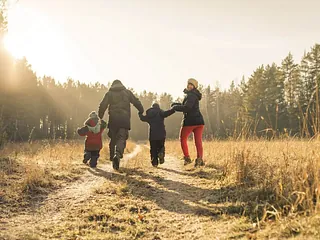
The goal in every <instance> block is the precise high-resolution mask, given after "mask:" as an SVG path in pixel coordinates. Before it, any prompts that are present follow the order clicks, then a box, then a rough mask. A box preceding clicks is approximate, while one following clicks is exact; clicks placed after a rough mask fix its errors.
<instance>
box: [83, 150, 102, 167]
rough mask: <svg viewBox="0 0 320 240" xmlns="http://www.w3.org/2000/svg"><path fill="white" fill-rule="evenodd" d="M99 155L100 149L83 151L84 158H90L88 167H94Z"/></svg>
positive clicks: (87, 159)
mask: <svg viewBox="0 0 320 240" xmlns="http://www.w3.org/2000/svg"><path fill="white" fill-rule="evenodd" d="M99 157H100V151H86V150H85V151H84V160H86V161H89V160H90V167H96V166H97V163H98V159H99Z"/></svg>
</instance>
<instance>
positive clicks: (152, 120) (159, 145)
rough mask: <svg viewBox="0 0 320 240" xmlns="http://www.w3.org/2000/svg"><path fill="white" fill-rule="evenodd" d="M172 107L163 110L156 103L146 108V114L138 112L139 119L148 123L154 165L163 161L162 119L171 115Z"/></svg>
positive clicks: (163, 137) (163, 129)
mask: <svg viewBox="0 0 320 240" xmlns="http://www.w3.org/2000/svg"><path fill="white" fill-rule="evenodd" d="M174 112H175V111H174V110H173V109H171V110H168V111H163V110H162V109H161V108H160V105H159V104H158V103H154V104H153V105H152V107H151V108H150V109H148V110H147V112H146V115H145V116H144V115H142V114H139V117H140V120H141V121H143V122H147V123H148V124H149V141H150V156H151V163H152V165H153V166H154V167H156V166H158V164H159V161H160V164H163V163H164V157H165V140H166V128H165V125H164V119H165V118H167V117H169V116H170V115H172V114H173V113H174Z"/></svg>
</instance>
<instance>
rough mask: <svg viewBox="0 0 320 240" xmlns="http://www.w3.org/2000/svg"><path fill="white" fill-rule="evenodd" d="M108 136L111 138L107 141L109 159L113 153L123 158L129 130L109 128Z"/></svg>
mask: <svg viewBox="0 0 320 240" xmlns="http://www.w3.org/2000/svg"><path fill="white" fill-rule="evenodd" d="M108 136H109V137H110V139H111V140H110V143H109V150H110V159H113V157H114V156H115V155H117V156H118V157H119V158H123V153H124V149H125V148H126V145H127V140H128V137H129V130H128V129H125V128H119V129H109V133H108Z"/></svg>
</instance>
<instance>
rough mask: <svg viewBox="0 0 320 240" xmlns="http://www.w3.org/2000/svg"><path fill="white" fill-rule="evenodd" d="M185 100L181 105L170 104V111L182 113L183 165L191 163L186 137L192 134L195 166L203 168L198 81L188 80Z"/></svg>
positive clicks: (201, 117) (201, 123)
mask: <svg viewBox="0 0 320 240" xmlns="http://www.w3.org/2000/svg"><path fill="white" fill-rule="evenodd" d="M184 93H185V98H184V100H183V102H182V103H174V104H172V109H173V110H175V111H177V112H183V116H184V117H183V121H182V128H181V131H180V141H181V148H182V151H183V154H184V160H185V165H187V164H189V163H191V162H192V160H191V159H190V155H189V149H188V143H187V141H188V137H189V135H190V134H191V133H192V132H193V134H194V139H195V144H196V148H197V159H196V162H195V166H196V167H198V166H203V165H204V161H203V147H202V134H203V129H204V120H203V116H202V114H201V112H200V106H199V104H200V103H199V102H200V100H201V98H202V94H201V93H200V92H199V90H198V81H197V80H195V79H193V78H190V79H189V80H188V85H187V88H186V89H185V90H184Z"/></svg>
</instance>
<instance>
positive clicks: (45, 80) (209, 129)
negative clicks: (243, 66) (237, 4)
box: [0, 8, 320, 145]
mask: <svg viewBox="0 0 320 240" xmlns="http://www.w3.org/2000/svg"><path fill="white" fill-rule="evenodd" d="M0 9H1V8H0ZM3 16H4V14H3V11H2V10H0V145H1V144H2V143H3V141H4V140H9V141H28V140H34V139H73V138H75V137H77V136H76V135H75V129H76V128H77V127H78V126H80V125H82V124H83V122H84V120H85V119H86V117H87V115H88V113H89V112H90V111H92V110H95V109H97V107H98V105H99V102H100V101H101V99H102V98H103V96H104V94H105V92H106V91H107V90H108V88H109V85H103V84H100V83H96V84H84V83H80V82H79V81H74V80H72V79H68V80H67V81H66V82H65V83H63V84H62V83H58V82H56V81H55V80H54V79H53V78H52V77H49V76H44V77H40V78H39V77H37V75H36V74H35V72H34V71H33V70H32V68H31V66H30V65H29V64H28V62H27V60H26V59H20V60H15V59H13V58H12V56H10V54H9V53H8V52H7V51H6V50H5V49H4V47H3V43H2V39H3V36H4V34H5V32H6V30H7V29H6V26H7V23H6V21H5V18H4V17H3ZM110 80H111V79H110ZM199 80H200V82H201V79H199ZM319 83H320V45H319V44H315V45H314V46H313V47H312V48H311V49H310V51H308V52H306V53H305V54H304V56H303V58H302V60H301V62H300V63H295V62H294V60H293V56H292V54H290V53H289V55H288V56H287V57H286V58H285V59H284V60H283V61H282V62H281V64H280V65H277V64H275V63H272V64H270V65H266V66H263V65H262V66H259V67H258V68H257V69H256V70H255V71H254V72H253V74H252V75H251V77H249V78H248V79H245V78H243V79H242V81H241V84H240V85H238V86H236V85H235V84H234V83H232V84H231V86H230V88H229V89H228V90H221V89H219V88H218V87H216V88H214V89H211V87H210V86H208V87H202V88H201V91H202V93H203V96H204V97H203V100H202V101H201V109H202V113H203V115H204V118H205V120H206V128H205V136H206V138H213V137H216V138H230V137H232V138H235V139H238V138H249V137H253V136H254V137H268V138H273V137H279V136H283V135H287V136H298V137H312V136H315V135H316V134H317V133H318V132H319V130H320V116H319V114H320V106H319ZM181 90H183V89H181ZM137 95H138V97H139V98H140V100H141V102H142V103H143V105H144V107H145V108H148V107H149V106H151V104H152V103H153V102H154V101H158V102H159V103H160V105H161V107H162V108H163V109H168V108H170V104H171V103H172V102H173V100H174V99H173V98H172V96H171V95H169V94H166V93H164V94H161V95H157V94H156V93H152V92H143V93H140V94H137ZM106 118H107V116H106ZM181 119H182V115H181V114H175V115H173V116H172V117H170V118H168V119H167V120H166V126H167V133H168V134H167V135H168V138H177V137H178V136H179V128H180V122H181ZM147 134H148V127H147V125H146V124H145V123H142V122H140V120H139V118H138V115H137V114H136V112H135V111H133V114H132V131H131V137H132V138H133V139H136V140H140V139H146V138H147Z"/></svg>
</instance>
